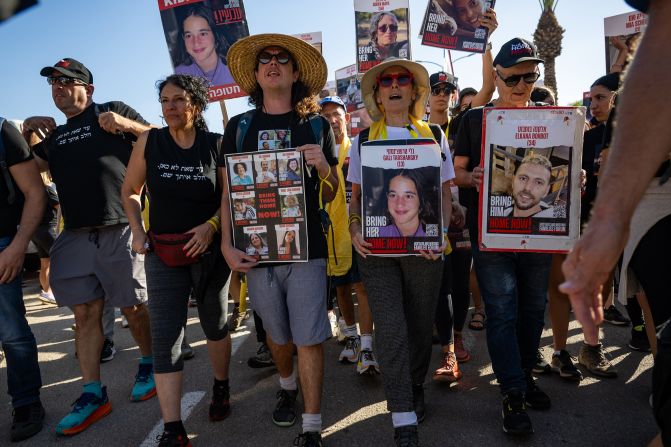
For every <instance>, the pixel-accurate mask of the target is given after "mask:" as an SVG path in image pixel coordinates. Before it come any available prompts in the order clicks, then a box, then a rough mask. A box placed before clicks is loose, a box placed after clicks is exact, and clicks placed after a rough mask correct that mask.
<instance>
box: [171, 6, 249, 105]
mask: <svg viewBox="0 0 671 447" xmlns="http://www.w3.org/2000/svg"><path fill="white" fill-rule="evenodd" d="M158 7H159V10H160V11H161V22H162V23H163V32H164V34H165V40H166V42H167V43H168V50H169V52H170V59H171V61H172V65H173V68H174V70H175V74H188V75H193V76H201V77H204V78H206V79H207V80H208V81H209V82H210V91H209V99H210V102H212V101H219V100H222V99H230V98H238V97H241V96H245V95H246V93H245V92H243V91H242V90H241V89H240V86H238V85H237V84H236V83H235V81H234V80H233V77H232V76H231V72H230V70H229V69H228V66H227V65H226V55H227V54H228V49H229V48H230V46H231V45H233V44H234V43H235V42H237V41H238V40H239V39H241V38H243V37H247V36H248V35H249V30H248V27H247V19H246V17H245V9H244V6H243V4H242V0H184V1H181V2H175V1H171V0H158Z"/></svg>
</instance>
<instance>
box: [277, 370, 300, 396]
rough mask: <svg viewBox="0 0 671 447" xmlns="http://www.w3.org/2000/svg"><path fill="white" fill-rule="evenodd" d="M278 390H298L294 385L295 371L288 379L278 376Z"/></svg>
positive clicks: (295, 384)
mask: <svg viewBox="0 0 671 447" xmlns="http://www.w3.org/2000/svg"><path fill="white" fill-rule="evenodd" d="M280 388H282V389H283V390H287V391H295V390H297V389H298V385H297V383H296V370H293V371H292V372H291V375H290V376H289V377H286V378H285V377H282V376H280Z"/></svg>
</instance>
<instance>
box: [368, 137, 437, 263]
mask: <svg viewBox="0 0 671 447" xmlns="http://www.w3.org/2000/svg"><path fill="white" fill-rule="evenodd" d="M441 162H442V158H441V152H440V146H439V145H438V144H437V143H436V142H435V141H434V140H432V139H426V138H418V139H412V140H375V141H367V142H365V143H363V144H362V145H361V204H362V208H363V209H362V213H361V216H362V221H363V222H362V223H361V224H362V231H363V237H364V239H365V240H366V242H370V243H371V244H373V245H372V247H371V248H370V250H371V253H373V254H375V255H381V256H385V255H386V256H404V255H419V254H420V253H419V252H420V251H421V250H437V249H438V248H439V247H440V245H441V240H442V233H441V228H442V219H443V215H442V207H441V203H442V202H441V197H442V190H441V181H440V166H441Z"/></svg>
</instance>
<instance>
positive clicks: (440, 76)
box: [429, 71, 457, 90]
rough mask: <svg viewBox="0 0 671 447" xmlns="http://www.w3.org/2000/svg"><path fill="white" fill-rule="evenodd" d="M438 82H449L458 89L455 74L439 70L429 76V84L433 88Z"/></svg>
mask: <svg viewBox="0 0 671 447" xmlns="http://www.w3.org/2000/svg"><path fill="white" fill-rule="evenodd" d="M438 84H448V85H449V86H450V87H452V88H453V89H455V90H456V89H457V78H455V77H454V75H453V74H450V73H446V72H444V71H439V72H438V73H434V74H432V75H431V76H429V85H430V86H431V88H433V87H435V86H436V85H438Z"/></svg>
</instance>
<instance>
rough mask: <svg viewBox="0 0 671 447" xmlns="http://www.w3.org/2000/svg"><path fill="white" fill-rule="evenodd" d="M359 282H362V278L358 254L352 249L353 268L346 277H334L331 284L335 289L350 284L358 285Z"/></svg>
mask: <svg viewBox="0 0 671 447" xmlns="http://www.w3.org/2000/svg"><path fill="white" fill-rule="evenodd" d="M358 282H361V276H360V275H359V266H358V265H357V262H356V252H355V251H354V248H352V266H351V267H350V268H349V270H348V271H347V273H345V274H344V275H342V276H332V277H331V284H332V285H333V287H340V286H346V285H348V284H356V283H358Z"/></svg>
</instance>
